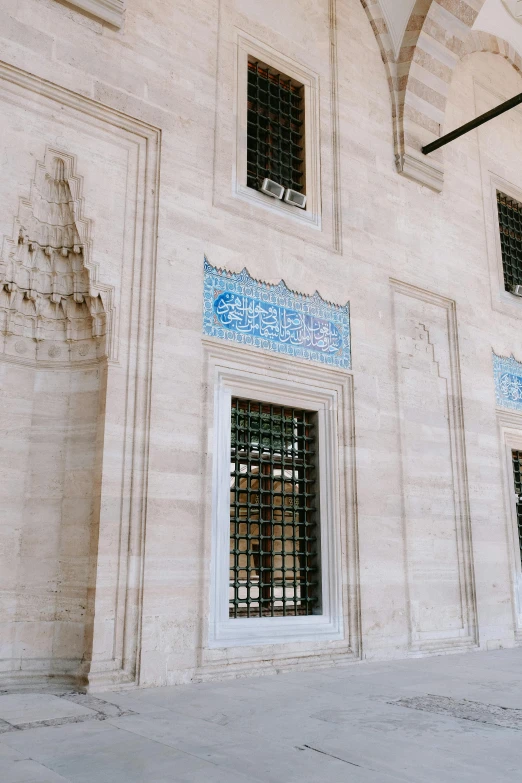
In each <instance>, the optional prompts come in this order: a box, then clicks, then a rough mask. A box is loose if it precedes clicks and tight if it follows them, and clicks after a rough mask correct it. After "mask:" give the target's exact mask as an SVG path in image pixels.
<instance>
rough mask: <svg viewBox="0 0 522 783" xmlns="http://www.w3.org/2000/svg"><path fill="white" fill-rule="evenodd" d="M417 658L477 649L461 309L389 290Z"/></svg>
mask: <svg viewBox="0 0 522 783" xmlns="http://www.w3.org/2000/svg"><path fill="white" fill-rule="evenodd" d="M391 283H392V288H393V305H394V320H395V331H396V357H397V388H398V397H399V400H398V402H399V414H400V427H399V429H400V445H401V457H402V472H403V476H402V479H403V482H402V483H403V519H404V540H405V554H406V579H407V589H408V598H409V600H408V608H409V629H410V648H411V650H412V652H422V651H435V650H446V649H447V650H450V649H452V648H460V647H468V646H472V645H475V644H476V609H475V591H474V578H473V562H472V561H473V556H472V544H471V526H470V515H469V500H468V483H467V470H466V452H465V442H464V422H463V413H462V391H461V383H460V368H459V353H458V337H457V321H456V309H455V303H454V302H453V301H451V300H449V299H445V298H443V297H440V296H436V295H435V294H432V293H430V292H428V291H423V290H421V289H418V288H414V287H413V286H409V285H407V284H404V283H400V282H397V281H394V280H392V281H391Z"/></svg>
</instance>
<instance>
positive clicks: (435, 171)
mask: <svg viewBox="0 0 522 783" xmlns="http://www.w3.org/2000/svg"><path fill="white" fill-rule="evenodd" d="M396 163H397V171H398V172H399V173H400V174H404V176H405V177H408V179H413V180H415V182H419V183H420V184H421V185H426V186H427V187H428V188H431V189H432V190H436V191H437V192H438V193H440V192H441V191H442V187H443V185H444V167H443V165H442V163H441V162H439V161H437V160H433V159H430V158H428V157H423V156H422V153H417V154H413V153H411V152H403V153H402V154H397V156H396Z"/></svg>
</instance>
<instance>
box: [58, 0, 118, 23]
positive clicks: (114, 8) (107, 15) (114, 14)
mask: <svg viewBox="0 0 522 783" xmlns="http://www.w3.org/2000/svg"><path fill="white" fill-rule="evenodd" d="M67 5H72V6H75V7H76V8H79V9H81V10H82V11H86V12H87V13H88V14H90V15H91V16H95V17H96V18H97V19H100V20H101V21H102V22H107V24H110V25H112V26H113V27H118V28H120V27H121V26H122V24H123V12H124V11H125V0H68V2H67Z"/></svg>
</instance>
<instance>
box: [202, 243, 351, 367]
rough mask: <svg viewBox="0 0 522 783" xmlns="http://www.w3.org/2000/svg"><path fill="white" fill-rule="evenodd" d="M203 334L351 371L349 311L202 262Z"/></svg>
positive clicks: (313, 297)
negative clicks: (203, 266)
mask: <svg viewBox="0 0 522 783" xmlns="http://www.w3.org/2000/svg"><path fill="white" fill-rule="evenodd" d="M203 331H204V333H205V334H207V335H209V336H210V337H219V338H220V339H222V340H231V341H233V342H235V343H240V344H242V345H250V346H253V347H255V348H264V349H265V350H268V351H275V352H276V353H283V354H286V355H287V356H295V357H297V358H299V359H308V360H311V361H315V362H320V363H322V364H326V365H328V366H329V367H340V368H342V369H350V368H351V353H350V305H349V304H346V305H335V304H331V303H330V302H325V300H324V299H322V297H321V296H319V294H318V293H317V292H316V293H315V294H314V295H313V296H304V295H303V294H298V293H295V292H294V291H290V289H289V288H287V287H286V285H285V284H284V282H283V281H282V280H281V282H279V283H278V284H277V285H270V283H263V282H261V281H259V280H254V279H253V278H252V277H250V275H249V274H248V272H247V270H246V269H243V271H242V272H239V273H235V272H227V271H226V270H225V269H218V268H217V267H213V266H212V265H211V264H209V262H208V261H207V259H206V258H205V268H204V292H203Z"/></svg>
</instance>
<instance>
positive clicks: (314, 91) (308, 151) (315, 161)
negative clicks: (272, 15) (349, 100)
mask: <svg viewBox="0 0 522 783" xmlns="http://www.w3.org/2000/svg"><path fill="white" fill-rule="evenodd" d="M236 52H237V55H236V90H235V94H236V105H235V114H236V117H237V124H236V144H235V147H236V156H235V162H234V173H233V182H234V195H235V196H236V198H239V199H241V200H242V201H246V202H248V203H250V204H255V205H257V206H259V207H261V208H262V209H265V210H268V211H269V212H272V213H274V214H283V215H286V216H288V217H289V218H290V219H292V220H296V221H298V222H300V223H305V224H308V225H310V226H313V227H315V228H317V229H321V171H320V169H321V160H320V149H319V77H318V76H317V74H315V73H313V72H312V71H310V70H308V69H306V68H304V67H303V66H301V65H298V64H297V63H296V62H295V61H294V60H291V59H289V58H287V57H285V56H284V55H283V54H280V53H278V52H276V51H275V50H274V49H272V48H270V47H268V46H265V45H263V44H262V43H261V42H260V41H257V40H256V39H255V38H253V37H252V36H249V35H247V34H246V33H243V32H239V31H237V38H236ZM249 57H254V58H256V59H257V60H259V61H261V62H262V63H264V64H265V65H269V66H270V67H271V68H273V69H274V70H276V71H279V72H280V73H281V74H283V75H284V76H289V77H290V78H291V79H293V80H294V81H296V82H299V83H300V84H302V85H303V90H304V100H303V103H304V145H305V155H304V164H305V183H306V186H305V193H306V198H307V200H306V207H305V209H299V208H298V207H294V206H292V205H291V204H287V203H286V202H285V201H283V200H281V201H280V200H278V199H275V198H272V197H271V196H267V195H266V194H265V193H262V192H261V191H258V190H254V189H253V188H249V187H248V186H247V117H248V58H249Z"/></svg>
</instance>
